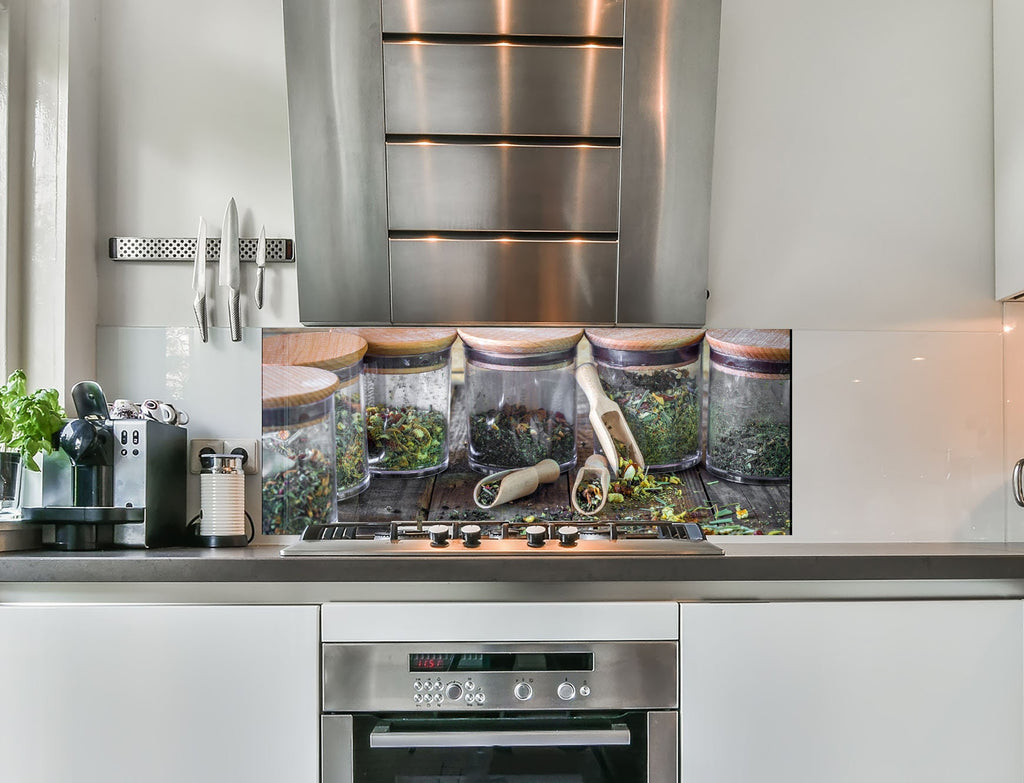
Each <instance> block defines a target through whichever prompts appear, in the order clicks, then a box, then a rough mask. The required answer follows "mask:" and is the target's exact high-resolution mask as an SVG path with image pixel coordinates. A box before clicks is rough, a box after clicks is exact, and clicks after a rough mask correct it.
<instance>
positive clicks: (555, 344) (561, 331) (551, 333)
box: [459, 327, 583, 357]
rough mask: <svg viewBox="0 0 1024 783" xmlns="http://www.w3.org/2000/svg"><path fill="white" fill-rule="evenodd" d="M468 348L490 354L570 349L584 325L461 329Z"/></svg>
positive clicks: (505, 354)
mask: <svg viewBox="0 0 1024 783" xmlns="http://www.w3.org/2000/svg"><path fill="white" fill-rule="evenodd" d="M459 337H461V338H462V342H463V343H465V344H466V346H467V347H468V348H472V349H474V350H476V351H478V352H480V353H485V354H488V355H490V356H509V357H512V356H533V355H537V354H551V353H561V352H564V351H569V350H571V349H573V348H575V347H576V344H577V343H578V342H579V341H580V340H581V339H582V338H583V330H582V329H573V328H552V327H482V328H474V329H459Z"/></svg>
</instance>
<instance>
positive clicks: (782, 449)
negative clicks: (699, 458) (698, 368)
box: [705, 329, 792, 483]
mask: <svg viewBox="0 0 1024 783" xmlns="http://www.w3.org/2000/svg"><path fill="white" fill-rule="evenodd" d="M705 339H706V340H707V343H708V347H709V365H710V367H709V377H708V439H707V440H708V443H707V455H706V457H705V464H706V466H707V469H708V470H709V471H710V472H711V473H714V474H715V475H716V476H721V477H722V478H724V479H727V480H729V481H738V482H741V483H742V482H773V481H788V480H789V479H790V476H791V474H792V436H791V432H790V403H791V390H790V384H791V381H790V335H789V331H788V330H786V329H760V330H757V329H712V330H710V331H708V333H707V335H706V336H705Z"/></svg>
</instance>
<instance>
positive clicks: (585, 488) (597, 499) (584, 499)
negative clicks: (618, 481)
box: [576, 479, 604, 513]
mask: <svg viewBox="0 0 1024 783" xmlns="http://www.w3.org/2000/svg"><path fill="white" fill-rule="evenodd" d="M603 499H604V492H603V490H602V489H601V480H600V479H590V480H589V481H585V482H583V483H581V484H580V485H579V486H578V487H576V505H577V507H579V509H580V511H583V512H584V513H590V512H592V511H596V510H597V509H598V507H599V506H600V505H601V501H602V500H603Z"/></svg>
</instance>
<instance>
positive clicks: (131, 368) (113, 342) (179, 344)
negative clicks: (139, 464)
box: [96, 326, 261, 528]
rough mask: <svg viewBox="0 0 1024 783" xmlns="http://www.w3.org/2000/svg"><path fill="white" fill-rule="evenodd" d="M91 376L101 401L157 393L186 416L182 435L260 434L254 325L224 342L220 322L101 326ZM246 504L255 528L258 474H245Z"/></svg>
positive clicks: (192, 504)
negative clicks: (203, 331)
mask: <svg viewBox="0 0 1024 783" xmlns="http://www.w3.org/2000/svg"><path fill="white" fill-rule="evenodd" d="M96 343H97V351H98V356H97V361H96V368H97V373H96V375H97V378H96V379H97V380H98V381H99V383H100V385H101V386H102V387H103V390H104V392H105V393H106V395H107V399H108V400H110V401H113V400H115V399H117V398H124V399H129V400H134V401H136V402H138V401H140V400H143V399H147V398H153V399H160V400H164V401H166V402H170V403H172V404H173V405H174V406H175V407H176V408H180V409H182V410H184V411H185V412H186V413H188V415H189V423H188V437H189V439H192V438H221V437H229V438H252V439H254V440H255V439H258V438H259V437H260V407H261V401H260V330H259V329H253V328H245V329H243V330H242V341H241V342H238V343H233V342H231V335H230V330H229V329H228V328H227V327H214V328H211V329H210V341H209V342H208V343H204V342H202V340H200V339H199V330H198V329H197V328H195V327H187V326H178V327H167V328H159V327H153V328H147V327H118V326H101V327H99V328H97V330H96ZM245 484H246V487H245V500H246V510H247V511H248V512H249V515H250V516H251V517H252V518H253V519H254V520H256V526H257V528H258V527H259V513H260V477H259V476H246V480H245ZM187 509H188V515H189V518H191V517H193V516H194V515H196V514H198V513H199V477H198V476H192V475H190V476H189V477H188V505H187Z"/></svg>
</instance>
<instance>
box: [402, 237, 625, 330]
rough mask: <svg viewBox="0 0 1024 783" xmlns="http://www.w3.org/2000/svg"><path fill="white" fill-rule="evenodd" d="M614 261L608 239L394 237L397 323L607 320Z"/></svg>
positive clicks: (612, 313)
mask: <svg viewBox="0 0 1024 783" xmlns="http://www.w3.org/2000/svg"><path fill="white" fill-rule="evenodd" d="M615 260H616V246H615V242H611V241H607V242H602V241H588V240H566V241H543V240H537V241H531V240H505V241H502V240H497V239H494V240H475V239H436V238H435V239H392V240H391V268H392V270H393V273H394V292H393V301H394V315H395V323H409V324H416V323H447V322H451V321H457V322H459V323H486V322H501V323H528V322H533V321H543V322H556V321H559V320H567V321H576V322H579V321H586V322H603V323H611V322H612V321H614V320H615ZM495 291H501V292H502V296H501V297H500V298H499V299H495V298H494V297H493V293H494V292H495Z"/></svg>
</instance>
